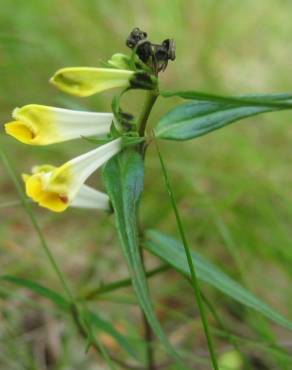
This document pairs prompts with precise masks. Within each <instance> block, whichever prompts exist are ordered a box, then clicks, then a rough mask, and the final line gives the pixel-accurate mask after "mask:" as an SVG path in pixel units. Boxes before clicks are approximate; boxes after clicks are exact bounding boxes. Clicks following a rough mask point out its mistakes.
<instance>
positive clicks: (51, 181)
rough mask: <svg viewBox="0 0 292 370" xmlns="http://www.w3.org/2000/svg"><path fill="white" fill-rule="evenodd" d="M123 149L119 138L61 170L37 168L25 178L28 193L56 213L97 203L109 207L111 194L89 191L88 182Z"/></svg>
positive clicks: (67, 164) (51, 167)
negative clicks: (108, 196)
mask: <svg viewBox="0 0 292 370" xmlns="http://www.w3.org/2000/svg"><path fill="white" fill-rule="evenodd" d="M121 148H122V145H121V139H120V138H119V139H115V140H113V141H111V142H109V143H107V144H105V145H102V146H100V147H99V148H97V149H93V150H91V151H89V152H88V153H85V154H83V155H81V156H79V157H76V158H73V159H71V160H70V161H68V162H66V163H65V164H63V165H62V166H61V167H53V166H50V165H44V166H39V167H35V168H33V170H32V174H31V175H26V174H24V175H23V180H24V182H25V188H26V194H27V195H28V196H29V197H30V198H32V199H33V200H34V201H35V202H37V203H38V204H39V205H40V206H42V207H45V208H48V209H50V210H51V211H54V212H62V211H64V210H65V209H66V208H68V207H69V206H70V205H72V206H77V207H87V208H88V205H89V204H90V203H91V202H93V201H94V202H95V203H96V204H97V205H100V206H99V207H97V208H103V209H104V208H108V207H109V205H108V198H107V195H105V194H102V193H100V192H97V191H96V190H94V189H91V188H89V187H88V186H86V185H84V182H85V181H86V180H87V178H88V177H89V176H90V175H91V174H92V173H93V172H94V171H96V170H97V169H98V168H99V167H100V166H102V165H103V164H104V163H105V162H106V161H108V160H109V159H110V158H111V157H113V156H114V155H115V154H117V153H118V152H119V151H120V150H121ZM90 208H96V207H93V206H92V207H90Z"/></svg>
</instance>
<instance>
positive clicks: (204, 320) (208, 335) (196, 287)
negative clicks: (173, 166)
mask: <svg viewBox="0 0 292 370" xmlns="http://www.w3.org/2000/svg"><path fill="white" fill-rule="evenodd" d="M153 137H154V142H155V146H156V150H157V153H158V157H159V160H160V164H161V168H162V172H163V176H164V180H165V184H166V188H167V191H168V194H169V197H170V201H171V205H172V208H173V211H174V214H175V219H176V222H177V226H178V229H179V233H180V236H181V239H182V242H183V246H184V250H185V254H186V258H187V261H188V265H189V269H190V274H191V282H192V287H193V290H194V293H195V297H196V301H197V304H198V308H199V312H200V316H201V321H202V325H203V328H204V332H205V336H206V339H207V344H208V349H209V353H210V358H211V363H212V366H213V369H214V370H219V367H218V364H217V358H216V354H215V350H214V345H213V341H212V337H211V333H210V329H209V324H208V320H207V315H206V312H205V309H204V304H203V299H202V296H201V291H200V287H199V282H198V278H197V275H196V270H195V266H194V263H193V260H192V256H191V252H190V247H189V245H188V241H187V238H186V234H185V231H184V227H183V224H182V220H181V217H180V214H179V211H178V207H177V204H176V200H175V196H174V193H173V190H172V187H171V184H170V180H169V177H168V173H167V169H166V166H165V164H164V161H163V159H162V155H161V152H160V150H159V147H158V143H157V141H156V139H155V136H154V133H153Z"/></svg>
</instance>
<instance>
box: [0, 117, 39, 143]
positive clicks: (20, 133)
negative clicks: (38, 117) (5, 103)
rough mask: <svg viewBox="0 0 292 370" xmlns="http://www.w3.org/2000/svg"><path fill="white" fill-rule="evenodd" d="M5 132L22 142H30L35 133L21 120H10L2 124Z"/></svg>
mask: <svg viewBox="0 0 292 370" xmlns="http://www.w3.org/2000/svg"><path fill="white" fill-rule="evenodd" d="M4 127H5V132H6V133H7V134H8V135H11V136H13V137H14V138H16V139H17V140H19V141H21V142H22V143H24V144H31V143H32V141H33V139H34V138H35V137H36V133H35V132H34V131H33V130H32V128H31V127H29V126H28V125H27V124H25V123H24V122H21V121H12V122H8V123H6V124H5V125H4Z"/></svg>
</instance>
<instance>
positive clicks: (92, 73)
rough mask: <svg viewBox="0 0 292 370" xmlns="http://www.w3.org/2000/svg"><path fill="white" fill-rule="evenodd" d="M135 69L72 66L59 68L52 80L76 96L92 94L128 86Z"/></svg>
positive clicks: (60, 87)
mask: <svg viewBox="0 0 292 370" xmlns="http://www.w3.org/2000/svg"><path fill="white" fill-rule="evenodd" d="M134 75H135V72H134V71H130V70H126V69H114V68H91V67H71V68H62V69H59V70H58V71H57V72H56V73H55V74H54V76H53V77H52V78H51V79H50V82H51V83H52V84H53V85H55V86H56V87H57V88H59V89H60V90H62V91H64V92H66V93H69V94H72V95H75V96H81V97H84V96H90V95H93V94H96V93H98V92H101V91H104V90H108V89H112V88H114V87H128V86H130V80H131V78H132V77H133V76H134Z"/></svg>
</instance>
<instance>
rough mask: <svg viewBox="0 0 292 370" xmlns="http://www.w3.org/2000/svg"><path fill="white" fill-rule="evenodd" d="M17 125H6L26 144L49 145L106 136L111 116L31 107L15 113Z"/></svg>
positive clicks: (46, 107) (28, 106) (19, 109)
mask: <svg viewBox="0 0 292 370" xmlns="http://www.w3.org/2000/svg"><path fill="white" fill-rule="evenodd" d="M12 116H13V118H14V119H15V121H12V122H9V123H6V124H5V130H6V133H7V134H9V135H11V136H13V137H15V138H16V139H18V140H19V141H21V142H23V143H25V144H31V145H48V144H53V143H58V142H62V141H67V140H71V139H76V138H80V137H82V136H93V135H102V134H106V133H108V132H109V130H110V125H111V123H112V120H113V114H112V113H94V112H83V111H76V110H70V109H63V108H55V107H49V106H45V105H37V104H30V105H25V106H23V107H21V108H16V109H14V111H13V113H12Z"/></svg>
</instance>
